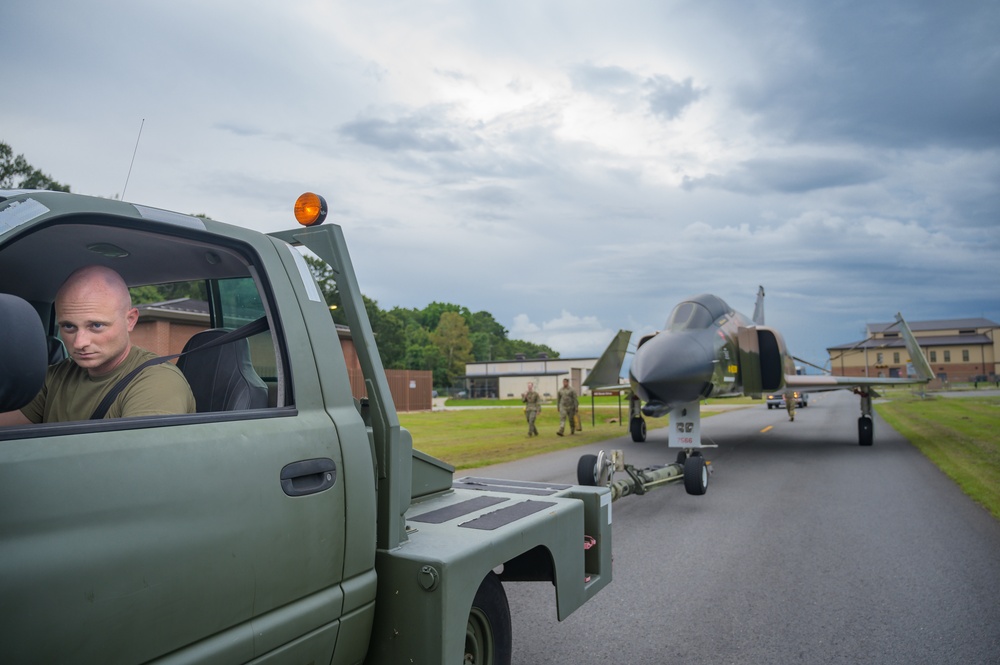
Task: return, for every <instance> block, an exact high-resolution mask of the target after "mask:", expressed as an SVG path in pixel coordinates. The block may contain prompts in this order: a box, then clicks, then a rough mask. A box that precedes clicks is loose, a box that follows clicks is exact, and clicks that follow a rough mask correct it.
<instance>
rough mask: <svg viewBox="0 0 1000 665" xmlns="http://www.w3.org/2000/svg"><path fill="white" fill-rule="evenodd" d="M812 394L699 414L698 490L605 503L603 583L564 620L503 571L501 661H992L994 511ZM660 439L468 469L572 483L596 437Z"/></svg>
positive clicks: (539, 591) (659, 454) (660, 448)
mask: <svg viewBox="0 0 1000 665" xmlns="http://www.w3.org/2000/svg"><path fill="white" fill-rule="evenodd" d="M812 397H813V399H812V401H811V402H810V405H809V407H808V408H805V409H799V410H798V411H797V413H796V419H795V422H789V421H788V418H787V415H786V414H785V412H784V411H777V410H772V411H769V410H767V409H766V408H765V407H764V406H763V405H760V406H754V407H750V408H747V409H742V410H739V411H733V412H729V413H724V414H721V415H718V416H714V417H712V418H707V419H704V420H703V421H702V432H703V437H704V438H705V439H706V440H707V439H709V438H710V439H712V440H714V441H715V442H716V443H717V444H718V446H719V447H718V448H715V449H710V450H708V451H707V455H706V456H707V457H708V458H709V459H711V460H712V462H713V468H714V473H713V475H712V477H711V481H710V484H709V489H708V493H707V494H706V495H705V496H701V497H695V496H688V495H687V494H685V493H684V489H683V487H681V486H676V485H675V486H667V487H665V488H661V489H658V490H655V491H653V492H651V493H650V494H647V495H646V496H632V497H625V498H624V499H622V500H620V501H617V502H615V503H614V504H613V529H614V582H613V583H612V584H611V585H610V586H609V587H607V588H605V589H604V590H603V591H601V592H600V593H599V594H598V595H597V596H596V597H595V598H594V599H592V600H591V601H590V602H589V603H587V604H586V605H584V606H583V607H582V608H580V609H579V610H577V611H576V612H575V613H574V614H573V615H571V616H570V617H569V618H568V619H567V620H566V621H564V622H562V623H560V622H559V621H557V620H556V616H555V595H554V593H553V591H552V589H551V587H549V586H547V585H543V584H525V583H511V584H507V585H505V587H506V589H507V594H508V600H509V602H510V606H511V613H512V617H513V628H514V662H515V663H518V664H520V665H542V664H544V663H558V664H570V663H573V664H580V665H583V664H587V663H600V664H602V665H607V664H608V663H612V662H620V663H630V664H632V665H642V664H646V663H649V664H653V663H655V664H660V663H810V664H812V663H907V664H908V665H912V664H914V663H1000V522H998V521H997V520H995V519H993V518H992V517H991V516H990V515H989V514H988V513H987V512H986V511H985V510H983V509H982V508H980V507H979V506H978V505H976V504H974V503H973V502H972V501H971V500H969V499H968V498H967V497H966V496H965V495H964V494H962V492H961V490H959V489H958V487H957V486H956V485H955V484H954V483H953V482H952V481H950V480H949V479H948V478H947V477H945V476H944V474H942V473H941V472H939V471H938V470H937V469H936V468H935V467H934V466H933V465H932V464H931V463H930V462H928V461H927V460H926V459H925V458H924V457H923V456H922V455H921V454H920V453H919V452H918V451H917V450H916V449H915V448H913V447H911V446H910V445H909V444H908V443H907V442H906V441H905V440H904V439H903V438H902V437H900V436H899V435H898V434H897V433H896V432H895V431H893V430H892V429H891V428H889V426H888V425H886V424H885V423H884V422H883V421H881V420H880V419H879V418H877V417H876V421H875V445H874V446H872V447H871V448H861V447H860V446H858V445H857V416H858V405H857V398H855V397H853V396H852V395H850V394H849V393H846V392H834V393H825V394H818V395H813V396H812ZM769 425H770V426H772V428H771V429H769V430H767V431H766V432H762V431H761V430H763V429H764V428H766V427H767V426H769ZM623 433H624V430H623ZM665 439H666V430H661V431H653V432H651V433H650V437H649V440H647V441H646V443H644V444H634V443H632V442H631V440H629V439H628V438H627V437H625V436H623V437H622V438H621V439H615V440H612V441H609V442H605V444H603V446H597V447H582V448H577V449H575V450H571V451H564V452H560V453H553V454H547V455H541V456H537V457H534V458H531V459H530V460H525V461H522V462H514V463H510V464H503V465H497V466H495V467H489V468H488V469H485V470H479V471H476V472H475V473H476V475H484V474H487V473H488V474H490V475H495V476H498V477H509V478H521V479H525V480H554V481H565V482H575V475H576V471H575V470H576V461H577V459H578V457H579V455H580V454H582V453H584V452H597V449H598V448H600V447H604V448H606V449H610V448H621V449H624V450H625V460H626V462H629V463H632V464H636V465H638V466H643V465H647V464H654V463H664V462H670V461H673V457H674V455H673V454H672V453H671V452H670V451H667V450H666V448H665ZM658 442H663V444H664V445H658ZM470 475H471V474H470Z"/></svg>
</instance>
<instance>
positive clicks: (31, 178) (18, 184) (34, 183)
mask: <svg viewBox="0 0 1000 665" xmlns="http://www.w3.org/2000/svg"><path fill="white" fill-rule="evenodd" d="M0 189H50V190H52V191H55V192H68V191H69V185H63V184H62V183H58V182H56V181H55V180H53V179H52V178H51V177H50V176H48V175H46V174H45V173H42V172H41V171H40V170H39V169H36V168H35V167H33V166H32V165H31V164H29V163H28V160H26V159H25V158H24V155H17V156H16V157H15V156H14V149H13V148H11V147H10V146H9V145H7V144H6V143H4V142H2V141H0Z"/></svg>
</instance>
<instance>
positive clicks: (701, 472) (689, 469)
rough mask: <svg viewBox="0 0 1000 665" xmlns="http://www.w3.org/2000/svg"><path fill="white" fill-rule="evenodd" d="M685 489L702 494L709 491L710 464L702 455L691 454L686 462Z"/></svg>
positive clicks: (688, 491) (690, 492)
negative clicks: (706, 462) (707, 463)
mask: <svg viewBox="0 0 1000 665" xmlns="http://www.w3.org/2000/svg"><path fill="white" fill-rule="evenodd" d="M684 489H685V490H687V493H688V494H694V495H695V496H701V495H702V494H704V493H705V492H706V491H708V465H706V464H705V458H704V457H702V456H701V455H691V457H688V458H687V460H685V462H684Z"/></svg>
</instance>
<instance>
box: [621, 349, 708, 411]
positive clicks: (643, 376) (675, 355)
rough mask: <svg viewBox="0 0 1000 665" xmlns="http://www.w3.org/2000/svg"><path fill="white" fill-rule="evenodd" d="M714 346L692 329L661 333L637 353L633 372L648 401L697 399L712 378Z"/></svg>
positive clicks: (643, 395) (639, 392)
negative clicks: (690, 330)
mask: <svg viewBox="0 0 1000 665" xmlns="http://www.w3.org/2000/svg"><path fill="white" fill-rule="evenodd" d="M713 362H714V357H713V355H712V351H711V345H710V344H708V343H707V342H703V341H702V340H701V335H699V334H696V333H691V332H669V333H660V334H659V335H657V336H656V337H654V338H652V339H651V340H649V341H648V342H646V343H645V344H643V345H642V346H640V347H639V348H638V350H636V352H635V357H634V358H633V359H632V366H631V369H630V370H629V374H630V376H631V379H632V383H633V385H636V384H637V385H636V392H637V393H638V395H639V397H640V398H641V399H642V400H643V401H644V402H661V403H663V404H664V405H666V406H667V407H669V406H671V405H676V404H683V403H685V402H694V401H695V400H698V399H700V398H701V397H702V396H703V395H704V391H705V387H706V384H707V383H709V382H711V380H712V371H713V369H714V364H713Z"/></svg>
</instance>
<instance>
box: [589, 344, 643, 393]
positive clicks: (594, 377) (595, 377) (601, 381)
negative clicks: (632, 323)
mask: <svg viewBox="0 0 1000 665" xmlns="http://www.w3.org/2000/svg"><path fill="white" fill-rule="evenodd" d="M630 339H632V331H631V330H619V331H618V334H617V335H615V336H614V339H612V340H611V343H610V344H608V348H607V349H605V350H604V353H602V354H601V357H600V358H598V359H597V362H596V363H594V369H592V370H590V374H588V375H587V378H586V379H584V381H583V385H585V386H587V387H588V388H590V390H591V391H594V390H628V389H629V384H627V383H622V382H621V372H622V363H623V362H625V354H626V353H628V342H629V340H630Z"/></svg>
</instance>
